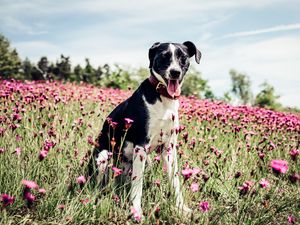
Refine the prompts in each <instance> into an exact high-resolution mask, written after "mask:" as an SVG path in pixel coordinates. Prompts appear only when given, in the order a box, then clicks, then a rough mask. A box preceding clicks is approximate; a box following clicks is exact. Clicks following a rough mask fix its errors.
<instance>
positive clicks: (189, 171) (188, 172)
mask: <svg viewBox="0 0 300 225" xmlns="http://www.w3.org/2000/svg"><path fill="white" fill-rule="evenodd" d="M181 173H182V175H183V177H184V179H185V180H187V179H189V178H190V177H191V176H192V175H193V170H192V169H190V168H185V169H183V170H182V171H181Z"/></svg>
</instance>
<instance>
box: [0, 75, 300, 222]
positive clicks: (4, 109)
mask: <svg viewBox="0 0 300 225" xmlns="http://www.w3.org/2000/svg"><path fill="white" fill-rule="evenodd" d="M129 95H130V92H122V91H118V90H111V89H99V88H95V87H92V86H89V85H85V84H81V85H74V84H70V83H66V84H63V83H29V82H28V83H22V82H9V81H0V148H2V149H3V151H4V152H2V153H0V194H4V193H5V194H9V195H10V196H14V197H15V201H14V203H13V204H10V205H7V206H4V205H3V203H2V207H1V208H0V224H126V223H129V224H132V223H134V221H133V220H132V219H131V213H130V202H129V197H128V196H129V190H130V185H129V184H128V181H126V178H125V177H122V175H121V176H120V177H118V179H111V181H110V182H109V185H108V186H106V187H105V188H102V189H99V188H95V187H94V186H93V185H91V184H90V183H89V182H87V183H86V184H85V185H83V186H81V185H79V184H77V182H76V179H77V177H79V176H81V175H85V168H86V164H87V161H88V159H89V155H90V152H91V151H92V150H93V146H92V145H91V144H89V143H88V139H89V137H92V139H93V140H94V139H95V138H96V137H97V135H98V134H99V132H100V129H101V125H102V123H103V121H104V120H105V118H106V116H107V115H108V113H109V112H110V111H111V110H112V109H113V107H114V106H115V105H116V104H118V103H119V102H121V101H122V100H123V99H125V98H127V97H128V96H129ZM16 114H17V115H16ZM180 114H181V118H180V121H181V124H182V125H184V129H183V130H182V131H181V132H180V133H179V147H178V152H179V155H180V157H179V168H180V172H181V170H183V169H184V168H187V167H189V168H199V169H200V170H201V172H200V173H199V174H197V175H193V176H192V177H191V178H189V179H187V180H184V179H183V176H181V183H182V189H183V193H184V196H185V201H186V204H187V205H188V206H189V207H191V208H193V209H194V213H193V214H192V216H190V217H189V216H184V215H182V214H181V213H179V212H178V211H177V210H176V209H175V208H174V205H175V204H174V196H173V192H172V190H170V187H169V185H168V181H167V175H166V174H165V173H164V171H163V169H162V168H163V165H162V163H161V162H156V161H155V162H153V164H152V166H151V168H150V167H147V168H146V172H145V182H144V187H143V190H144V191H143V199H142V208H143V211H144V217H145V218H144V220H143V221H142V224H155V223H158V224H180V223H185V224H287V223H288V216H291V217H293V218H294V219H296V221H298V222H299V211H300V197H299V196H300V188H299V181H296V182H291V176H295V174H297V173H298V174H299V168H300V167H299V160H298V161H297V160H292V158H291V156H290V151H291V150H293V149H299V131H300V118H299V116H297V115H292V114H283V113H277V112H272V111H269V110H262V109H257V108H249V107H232V106H228V105H226V104H223V103H219V102H216V103H214V102H209V101H201V100H198V99H194V98H182V99H181V112H180ZM20 117H21V118H20ZM14 125H19V127H17V128H16V129H14ZM46 140H50V141H52V142H53V143H55V146H54V147H52V148H50V150H49V153H48V155H47V156H46V157H45V158H44V159H43V160H40V159H39V152H40V151H41V150H42V149H43V148H44V145H45V141H46ZM16 148H21V153H20V155H17V154H16V153H15V150H16ZM0 152H1V151H0ZM259 153H263V154H264V157H262V156H261V157H260V156H259ZM154 156H155V153H152V158H153V157H154ZM274 159H282V160H286V161H287V162H288V167H289V168H288V171H287V173H284V174H276V173H274V172H273V171H272V169H271V168H270V162H271V160H274ZM262 178H265V179H267V180H268V181H269V183H270V185H269V187H268V188H262V187H261V186H260V184H259V182H260V181H261V179H262ZM22 180H32V181H35V182H36V183H37V184H38V185H39V187H40V188H44V189H45V190H46V194H41V193H39V192H38V190H32V191H31V192H32V194H34V195H35V196H36V199H35V201H34V202H33V204H32V205H31V206H30V207H28V205H27V204H26V201H25V200H24V199H23V197H22V195H23V191H24V185H22V184H21V182H22ZM120 180H121V181H120ZM157 181H159V182H160V185H159V184H157V183H158V182H157ZM245 181H251V182H253V185H252V186H251V187H249V190H247V191H246V192H245V193H241V191H240V189H239V188H238V187H241V186H242V185H243V183H244V182H245ZM192 183H197V184H198V185H199V191H197V192H192V191H191V189H190V186H191V184H192ZM203 201H207V202H208V203H209V210H208V211H207V212H202V211H201V210H200V209H199V203H200V202H203ZM0 204H1V202H0Z"/></svg>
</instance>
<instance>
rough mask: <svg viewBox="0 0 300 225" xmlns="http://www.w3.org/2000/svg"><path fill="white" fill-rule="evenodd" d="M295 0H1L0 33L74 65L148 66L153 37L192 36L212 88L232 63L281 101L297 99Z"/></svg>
mask: <svg viewBox="0 0 300 225" xmlns="http://www.w3.org/2000/svg"><path fill="white" fill-rule="evenodd" d="M299 9H300V1H299V0H260V1H258V0H210V1H208V0H184V1H183V0H182V1H180V0H163V1H162V0H151V1H146V0H144V1H141V0H126V1H125V0H110V1H104V0H98V1H92V0H85V1H78V0H60V1H57V0H31V1H21V0H0V15H1V16H0V33H2V34H3V35H5V36H6V37H7V38H8V39H9V40H10V42H11V45H12V47H14V48H16V49H17V51H18V53H19V55H20V57H21V58H22V59H25V57H28V58H29V59H30V60H32V61H33V62H37V61H38V60H39V59H40V57H41V56H47V57H48V59H49V60H50V61H53V62H55V61H56V60H57V59H59V57H60V55H61V54H64V55H68V56H70V58H71V62H72V64H73V65H75V64H77V63H80V64H82V65H84V59H85V58H86V57H88V58H90V61H91V63H92V64H93V65H94V66H98V65H103V64H105V63H111V64H113V63H119V64H122V65H126V66H131V67H140V66H143V67H147V66H148V50H149V48H150V47H151V45H152V44H153V43H154V42H158V41H159V42H175V43H183V42H184V41H192V42H193V43H194V44H195V45H196V46H197V47H198V49H199V50H200V51H201V52H202V58H201V62H200V64H199V65H198V64H196V63H195V62H193V63H192V64H193V66H194V67H195V68H196V69H197V70H199V71H201V73H202V75H203V78H205V79H207V80H208V82H209V83H208V84H209V85H210V86H211V88H212V90H213V92H214V93H215V94H216V95H217V96H222V95H223V93H224V92H225V91H229V90H230V84H231V80H230V76H229V71H230V70H231V69H235V70H237V71H239V72H242V73H245V74H247V75H248V76H249V77H250V79H251V81H252V89H253V92H254V93H258V91H259V90H260V84H262V83H263V82H265V81H267V82H268V83H270V84H271V85H273V86H274V87H275V90H276V93H277V94H279V95H280V96H281V97H280V102H281V103H282V104H283V105H285V106H296V107H300V13H299Z"/></svg>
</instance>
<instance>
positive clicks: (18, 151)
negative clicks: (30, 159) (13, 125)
mask: <svg viewBox="0 0 300 225" xmlns="http://www.w3.org/2000/svg"><path fill="white" fill-rule="evenodd" d="M15 154H16V155H21V148H19V147H18V148H16V150H15Z"/></svg>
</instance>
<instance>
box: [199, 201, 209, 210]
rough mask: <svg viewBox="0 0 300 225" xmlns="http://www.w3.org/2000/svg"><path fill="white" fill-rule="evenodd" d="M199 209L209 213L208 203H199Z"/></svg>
mask: <svg viewBox="0 0 300 225" xmlns="http://www.w3.org/2000/svg"><path fill="white" fill-rule="evenodd" d="M199 209H200V210H201V211H202V212H207V211H209V203H208V202H206V201H204V202H200V203H199Z"/></svg>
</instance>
